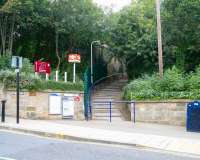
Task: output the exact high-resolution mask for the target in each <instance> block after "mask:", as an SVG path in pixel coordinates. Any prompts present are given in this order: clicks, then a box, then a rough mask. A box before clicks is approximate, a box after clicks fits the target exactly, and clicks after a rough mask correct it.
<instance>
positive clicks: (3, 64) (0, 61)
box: [0, 56, 11, 70]
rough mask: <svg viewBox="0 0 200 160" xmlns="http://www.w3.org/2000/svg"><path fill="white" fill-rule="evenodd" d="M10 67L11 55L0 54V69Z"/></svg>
mask: <svg viewBox="0 0 200 160" xmlns="http://www.w3.org/2000/svg"><path fill="white" fill-rule="evenodd" d="M9 68H11V57H10V56H1V57H0V70H1V69H2V70H3V69H9Z"/></svg>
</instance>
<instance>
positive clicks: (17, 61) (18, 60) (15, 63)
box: [11, 56, 22, 124]
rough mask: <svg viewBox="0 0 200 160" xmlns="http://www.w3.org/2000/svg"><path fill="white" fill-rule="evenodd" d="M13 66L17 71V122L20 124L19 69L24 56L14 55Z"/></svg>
mask: <svg viewBox="0 0 200 160" xmlns="http://www.w3.org/2000/svg"><path fill="white" fill-rule="evenodd" d="M11 66H12V67H13V68H15V72H16V74H17V75H16V99H17V102H16V103H17V104H16V105H17V112H16V120H17V124H19V70H20V68H22V57H18V56H13V57H12V64H11Z"/></svg>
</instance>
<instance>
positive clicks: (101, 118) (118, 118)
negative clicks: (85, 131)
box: [93, 117, 123, 122]
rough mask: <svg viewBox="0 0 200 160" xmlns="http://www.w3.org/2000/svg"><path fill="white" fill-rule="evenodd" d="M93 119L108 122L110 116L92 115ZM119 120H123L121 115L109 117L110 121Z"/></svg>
mask: <svg viewBox="0 0 200 160" xmlns="http://www.w3.org/2000/svg"><path fill="white" fill-rule="evenodd" d="M93 119H94V120H98V121H108V122H110V118H109V117H93ZM118 121H119V122H121V121H123V120H122V118H121V117H112V118H111V122H118Z"/></svg>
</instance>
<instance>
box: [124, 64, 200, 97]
mask: <svg viewBox="0 0 200 160" xmlns="http://www.w3.org/2000/svg"><path fill="white" fill-rule="evenodd" d="M124 98H125V99H127V100H133V99H134V100H166V99H199V98H200V67H198V68H197V70H196V72H192V73H189V74H184V73H182V72H181V71H180V70H179V69H177V68H176V67H173V68H172V69H168V70H166V71H165V73H164V77H163V79H160V77H159V75H157V74H153V75H151V76H148V75H145V76H143V77H142V78H139V79H136V80H133V81H132V82H131V83H130V84H128V85H127V86H126V87H125V88H124Z"/></svg>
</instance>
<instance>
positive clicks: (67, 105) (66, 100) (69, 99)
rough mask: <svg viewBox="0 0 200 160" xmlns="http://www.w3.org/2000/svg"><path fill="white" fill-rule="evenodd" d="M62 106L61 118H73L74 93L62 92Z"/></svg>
mask: <svg viewBox="0 0 200 160" xmlns="http://www.w3.org/2000/svg"><path fill="white" fill-rule="evenodd" d="M62 104H63V107H62V109H63V110H62V114H63V118H73V117H74V105H75V103H74V95H70V94H64V97H63V103H62Z"/></svg>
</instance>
